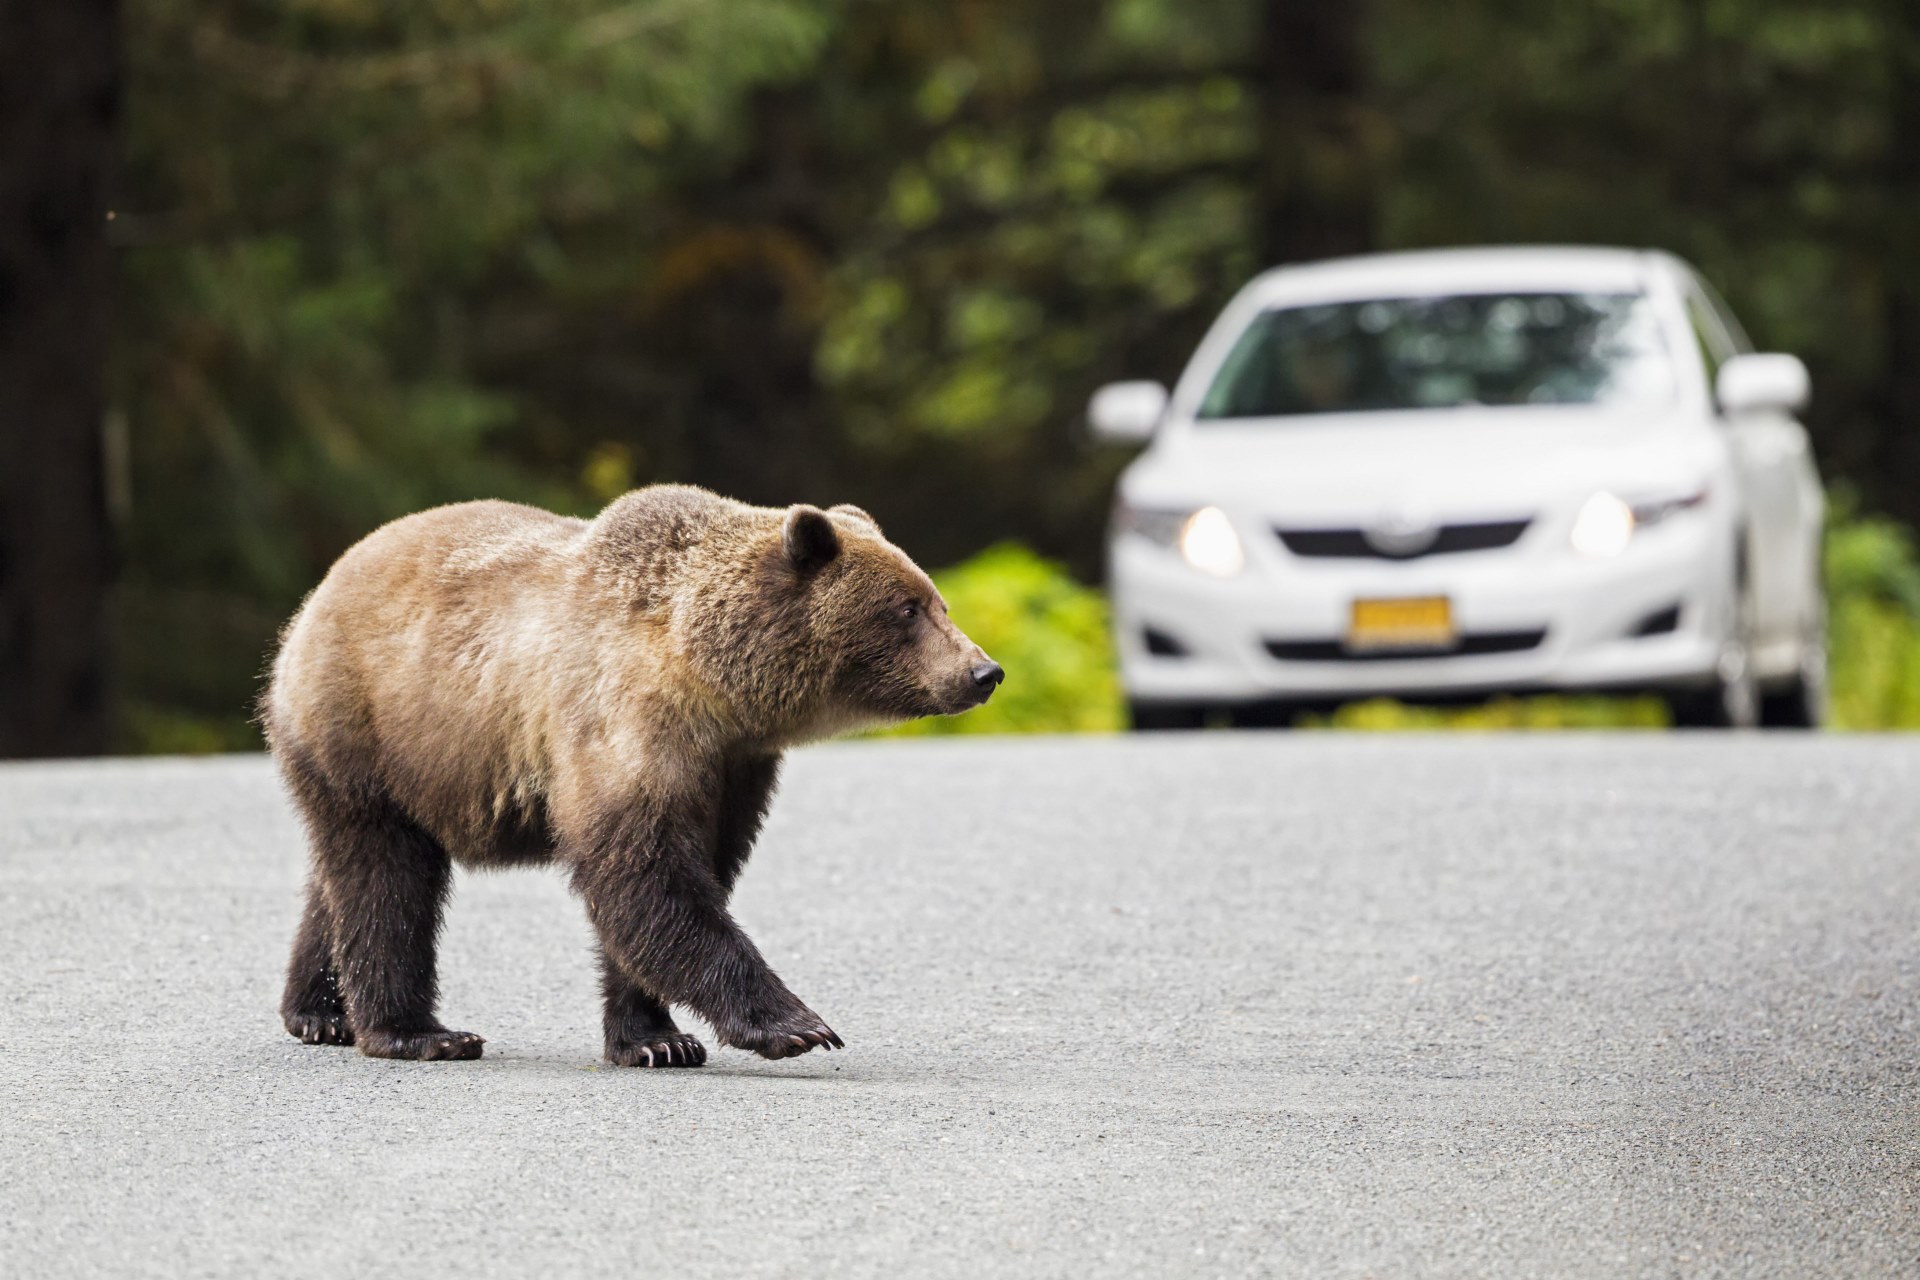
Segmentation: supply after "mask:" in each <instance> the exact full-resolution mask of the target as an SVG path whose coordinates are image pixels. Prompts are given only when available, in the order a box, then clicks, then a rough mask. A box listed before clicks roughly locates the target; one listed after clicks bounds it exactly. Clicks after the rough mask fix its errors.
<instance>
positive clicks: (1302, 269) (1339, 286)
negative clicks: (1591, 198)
mask: <svg viewBox="0 0 1920 1280" xmlns="http://www.w3.org/2000/svg"><path fill="white" fill-rule="evenodd" d="M1674 263H1675V260H1674V259H1673V258H1671V257H1669V256H1668V255H1666V254H1663V253H1657V252H1654V251H1651V250H1645V249H1605V248H1587V247H1579V246H1558V245H1555V246H1547V245H1541V246H1524V247H1522V246H1508V247H1500V248H1476V249H1426V250H1420V251H1418V252H1413V253H1374V254H1366V255H1364V256H1361V257H1355V258H1329V259H1327V260H1325V261H1323V262H1308V263H1301V264H1299V265H1295V266H1285V267H1276V268H1274V269H1273V270H1271V271H1267V272H1264V273H1263V274H1261V275H1260V276H1259V277H1257V278H1256V279H1255V280H1254V281H1253V283H1252V284H1250V285H1249V286H1248V289H1249V291H1250V292H1251V293H1253V294H1254V295H1255V300H1256V301H1257V302H1258V303H1259V304H1260V305H1262V306H1281V305H1298V304H1302V303H1313V302H1336V301H1351V300H1356V299H1361V298H1418V297H1428V296H1432V295H1436V294H1447V293H1497V292H1501V291H1505V290H1513V291H1516V292H1529V293H1551V292H1558V291H1567V292H1593V293H1637V292H1639V291H1640V290H1642V289H1645V288H1646V287H1647V285H1648V283H1649V281H1650V279H1651V278H1652V277H1653V276H1654V275H1655V274H1656V273H1658V272H1660V271H1661V270H1663V269H1671V267H1672V266H1673V265H1674Z"/></svg>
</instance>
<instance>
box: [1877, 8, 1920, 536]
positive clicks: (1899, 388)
mask: <svg viewBox="0 0 1920 1280" xmlns="http://www.w3.org/2000/svg"><path fill="white" fill-rule="evenodd" d="M1888 13H1889V18H1888V24H1887V25H1888V31H1887V33H1886V35H1887V40H1886V44H1887V47H1888V49H1889V51H1890V53H1891V55H1892V57H1893V60H1894V63H1893V76H1892V79H1891V83H1892V86H1893V98H1892V103H1891V115H1892V119H1891V121H1890V126H1891V127H1890V128H1889V129H1888V130H1887V137H1888V144H1887V145H1888V148H1889V150H1888V154H1887V158H1886V189H1885V190H1884V192H1883V193H1882V199H1883V201H1884V204H1883V210H1884V212H1883V213H1882V218H1883V226H1884V228H1885V235H1886V240H1885V243H1884V244H1883V245H1882V247H1881V255H1882V256H1881V270H1882V272H1883V273H1884V276H1883V278H1884V279H1885V281H1886V286H1885V287H1886V300H1885V308H1886V310H1885V316H1884V323H1885V326H1886V329H1885V334H1886V338H1885V341H1886V346H1885V351H1886V369H1885V373H1884V375H1883V376H1884V377H1885V379H1886V382H1885V391H1884V395H1883V396H1882V397H1881V420H1880V421H1879V422H1878V423H1876V424H1874V425H1875V427H1876V428H1877V430H1876V431H1875V433H1874V436H1873V442H1874V447H1873V454H1874V458H1873V466H1872V468H1871V471H1870V474H1871V476H1872V477H1873V479H1871V480H1870V481H1868V489H1867V496H1868V498H1869V500H1870V501H1871V502H1872V503H1873V505H1875V506H1878V507H1880V508H1881V509H1882V510H1884V511H1888V512H1890V513H1892V514H1893V515H1895V516H1898V517H1899V518H1900V519H1902V520H1905V521H1907V522H1909V523H1917V524H1920V484H1917V483H1916V482H1917V481H1920V226H1916V224H1915V221H1914V211H1915V209H1916V208H1917V207H1920V206H1917V205H1916V204H1915V202H1916V201H1920V84H1916V83H1915V80H1914V77H1915V76H1920V15H1916V14H1915V13H1914V11H1913V9H1912V8H1911V6H1907V5H1900V4H1893V5H1889V6H1888Z"/></svg>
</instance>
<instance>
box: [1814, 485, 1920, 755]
mask: <svg viewBox="0 0 1920 1280" xmlns="http://www.w3.org/2000/svg"><path fill="white" fill-rule="evenodd" d="M1834 505H1835V507H1836V509H1837V510H1838V514H1837V515H1836V516H1835V518H1834V520H1833V521H1832V523H1831V524H1829V526H1828V528H1827V553H1826V569H1827V627H1828V634H1827V645H1828V655H1829V662H1830V664H1831V665H1830V672H1831V681H1832V691H1833V726H1834V727H1835V728H1836V729H1913V728H1920V554H1916V551H1915V548H1914V538H1913V532H1912V531H1911V530H1909V529H1908V528H1906V527H1905V526H1904V525H1901V524H1898V523H1896V522H1894V521H1892V520H1888V519H1885V518H1884V517H1880V516H1857V515H1854V514H1853V513H1852V510H1851V507H1852V504H1851V503H1850V502H1849V501H1846V500H1845V499H1844V498H1843V499H1842V500H1841V501H1838V502H1836V503H1835V504H1834Z"/></svg>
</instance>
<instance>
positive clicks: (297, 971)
mask: <svg viewBox="0 0 1920 1280" xmlns="http://www.w3.org/2000/svg"><path fill="white" fill-rule="evenodd" d="M280 1021H281V1022H282V1023H284V1024H285V1025H286V1028H287V1033H288V1034H289V1035H291V1036H293V1037H294V1038H295V1039H296V1040H299V1041H301V1042H303V1043H305V1044H352V1043H353V1029H352V1028H351V1027H349V1026H348V1025H347V1007H346V1005H344V1004H342V1003H341V1001H340V974H339V972H338V971H337V970H335V969H334V967H333V922H332V920H331V919H330V918H329V917H328V915H327V901H326V898H325V897H324V896H323V895H322V893H321V891H320V886H319V885H318V884H317V883H314V884H309V885H308V886H307V909H306V912H305V914H303V915H302V916H301V917H300V931H299V932H298V933H296V934H295V935H294V937H293V959H292V960H291V961H289V962H288V964H287V989H286V994H285V995H283V996H282V997H281V998H280Z"/></svg>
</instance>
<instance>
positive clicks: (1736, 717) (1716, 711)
mask: <svg viewBox="0 0 1920 1280" xmlns="http://www.w3.org/2000/svg"><path fill="white" fill-rule="evenodd" d="M1752 635H1753V596H1752V594H1751V593H1750V592H1748V591H1747V590H1746V588H1745V587H1744V586H1743V587H1741V588H1740V593H1739V595H1738V597H1737V598H1736V603H1735V606H1734V622H1733V629H1732V630H1731V631H1730V632H1729V633H1728V635H1727V638H1726V639H1725V640H1724V641H1723V642H1722V643H1721V646H1720V661H1719V663H1718V664H1717V665H1716V666H1715V668H1714V675H1713V682H1712V683H1711V684H1709V685H1706V686H1705V687H1704V688H1698V689H1683V690H1678V691H1676V692H1674V693H1671V694H1669V695H1668V696H1667V709H1668V711H1669V712H1670V713H1671V715H1672V717H1673V727H1674V728H1676V729H1752V728H1754V727H1756V726H1757V725H1758V724H1759V723H1760V684H1759V681H1758V679H1757V678H1756V677H1755V675H1754V671H1753V658H1752V654H1753V647H1752V643H1751V637H1752Z"/></svg>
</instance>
